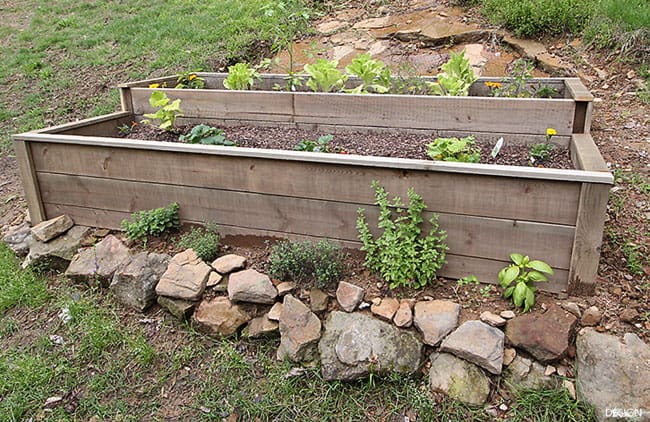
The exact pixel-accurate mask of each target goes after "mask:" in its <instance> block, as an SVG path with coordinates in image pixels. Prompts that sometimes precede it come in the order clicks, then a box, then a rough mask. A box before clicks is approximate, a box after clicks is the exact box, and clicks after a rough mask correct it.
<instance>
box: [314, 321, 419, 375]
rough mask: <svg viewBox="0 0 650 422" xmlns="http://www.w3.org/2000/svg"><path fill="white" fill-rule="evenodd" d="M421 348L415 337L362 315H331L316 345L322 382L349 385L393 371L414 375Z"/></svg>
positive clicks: (417, 366) (408, 332) (412, 334)
mask: <svg viewBox="0 0 650 422" xmlns="http://www.w3.org/2000/svg"><path fill="white" fill-rule="evenodd" d="M423 347H424V346H423V344H422V342H421V341H420V340H418V338H417V336H416V335H415V334H414V333H412V332H410V331H406V330H400V329H399V328H396V327H394V326H393V325H392V324H389V323H386V322H383V321H380V320H378V319H376V318H373V317H371V316H369V315H365V314H362V313H346V312H339V311H335V312H332V313H331V314H330V315H329V317H328V318H327V321H326V322H325V332H324V333H323V337H322V338H321V341H320V342H319V344H318V349H319V351H320V359H321V372H322V374H323V378H324V379H325V380H328V381H331V380H344V381H350V380H355V379H359V378H362V377H365V376H368V375H369V374H370V373H371V372H372V373H374V374H386V373H388V372H391V371H394V372H397V373H400V374H404V375H410V374H413V373H415V372H416V371H417V370H418V368H419V367H420V364H421V361H422V350H423Z"/></svg>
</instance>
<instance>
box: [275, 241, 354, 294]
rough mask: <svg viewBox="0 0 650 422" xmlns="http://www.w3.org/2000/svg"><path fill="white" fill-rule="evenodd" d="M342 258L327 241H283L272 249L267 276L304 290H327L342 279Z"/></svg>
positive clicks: (333, 245) (342, 253)
mask: <svg viewBox="0 0 650 422" xmlns="http://www.w3.org/2000/svg"><path fill="white" fill-rule="evenodd" d="M345 257H346V254H345V253H344V252H343V250H342V249H341V248H340V247H339V246H338V245H336V244H335V243H332V242H330V241H327V240H320V241H318V242H317V243H312V242H309V241H304V242H291V241H288V240H284V241H281V242H278V243H276V244H275V245H273V247H272V249H271V257H270V269H269V274H270V276H271V277H273V278H275V279H279V280H292V281H294V282H296V283H301V284H302V285H304V286H305V287H312V286H317V287H320V288H327V287H330V286H331V285H333V284H335V283H336V282H338V281H339V280H340V279H341V277H342V276H343V272H344V270H345V263H344V260H345Z"/></svg>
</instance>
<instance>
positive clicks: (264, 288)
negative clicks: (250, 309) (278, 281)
mask: <svg viewBox="0 0 650 422" xmlns="http://www.w3.org/2000/svg"><path fill="white" fill-rule="evenodd" d="M228 297H230V300H232V301H234V302H250V303H261V304H268V305H272V304H273V303H275V299H276V298H277V297H278V290H277V289H276V288H275V286H274V285H273V283H271V279H270V278H269V276H267V275H266V274H262V273H260V272H257V271H255V270H252V269H249V270H244V271H238V272H236V273H231V274H230V276H229V277H228Z"/></svg>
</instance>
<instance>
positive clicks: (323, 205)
mask: <svg viewBox="0 0 650 422" xmlns="http://www.w3.org/2000/svg"><path fill="white" fill-rule="evenodd" d="M38 177H39V180H40V181H41V192H42V195H43V200H44V201H45V202H48V203H57V204H62V205H75V206H82V207H88V208H96V209H105V210H113V211H124V212H134V211H138V210H148V209H152V208H157V207H160V206H164V205H167V204H169V203H171V202H178V203H179V204H180V205H181V216H182V218H184V219H186V220H191V221H206V220H212V221H215V222H217V223H218V224H225V225H230V226H239V227H243V228H253V229H266V230H272V231H279V232H287V233H292V234H301V235H310V236H317V237H327V238H333V239H340V240H345V241H355V240H357V236H358V231H357V229H356V218H357V210H358V208H359V207H360V206H363V207H364V208H367V218H368V221H369V223H370V226H371V227H374V226H376V224H375V223H373V222H376V219H377V216H378V210H377V208H376V207H374V206H367V205H366V206H364V205H363V204H356V203H343V202H334V201H322V200H313V199H304V198H292V197H286V196H277V195H261V194H253V193H248V192H237V191H229V190H221V189H205V188H194V187H192V188H190V187H186V186H177V185H168V184H158V183H144V182H134V181H122V180H115V179H103V178H95V177H81V176H69V175H60V174H50V173H39V174H38ZM183 204H187V205H188V206H186V207H183ZM431 209H432V210H436V208H435V204H434V205H432V206H431ZM436 211H437V210H436ZM430 215H431V213H430V212H427V213H425V216H426V217H425V218H426V219H428V218H429V216H430ZM440 225H441V227H442V228H443V229H445V230H447V232H448V240H447V243H448V245H449V248H450V250H452V251H453V252H454V253H456V254H459V255H467V256H475V257H481V258H491V259H503V258H504V257H506V258H507V257H508V256H509V254H510V253H512V252H515V251H522V252H523V253H525V254H529V255H531V256H535V257H539V259H543V260H544V261H547V262H548V263H549V264H550V265H552V266H555V267H558V268H568V266H569V261H570V250H571V246H572V244H573V238H574V229H573V227H570V226H561V225H552V224H542V223H532V222H525V221H514V220H506V219H495V218H485V217H473V216H465V215H458V214H447V213H441V214H440ZM373 230H374V231H377V230H376V228H373Z"/></svg>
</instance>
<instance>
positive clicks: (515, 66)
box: [485, 59, 559, 98]
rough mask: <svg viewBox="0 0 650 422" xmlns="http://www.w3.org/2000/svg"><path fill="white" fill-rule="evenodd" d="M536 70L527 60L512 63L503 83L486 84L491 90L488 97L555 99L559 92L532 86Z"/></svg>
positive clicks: (541, 85) (550, 88) (549, 87)
mask: <svg viewBox="0 0 650 422" xmlns="http://www.w3.org/2000/svg"><path fill="white" fill-rule="evenodd" d="M534 68H535V66H534V65H533V63H532V62H530V61H528V60H526V59H517V60H515V61H514V62H513V63H512V69H511V70H510V72H509V76H508V77H507V78H503V79H502V80H501V83H498V82H496V83H495V82H486V83H485V84H486V85H487V86H488V88H490V90H489V92H488V95H490V96H491V97H509V98H531V97H536V98H553V97H556V96H557V95H558V94H559V92H558V91H557V90H556V89H555V88H553V87H551V86H548V85H543V84H538V85H535V84H531V82H530V80H531V79H532V78H533V74H532V71H533V69H534Z"/></svg>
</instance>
